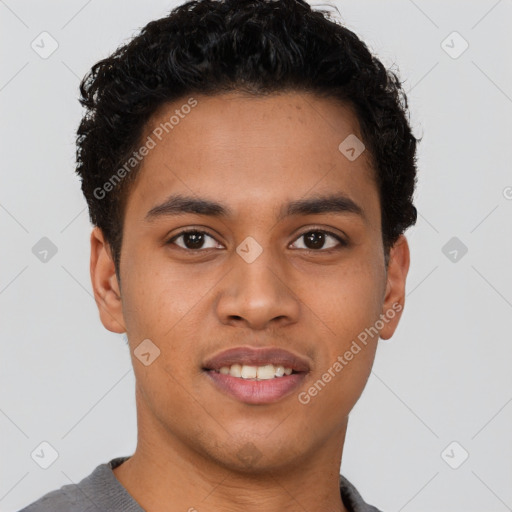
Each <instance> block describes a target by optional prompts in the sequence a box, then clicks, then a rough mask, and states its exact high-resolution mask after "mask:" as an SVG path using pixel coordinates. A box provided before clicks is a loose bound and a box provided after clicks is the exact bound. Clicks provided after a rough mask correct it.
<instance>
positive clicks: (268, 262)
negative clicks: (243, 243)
mask: <svg viewBox="0 0 512 512" xmlns="http://www.w3.org/2000/svg"><path fill="white" fill-rule="evenodd" d="M232 264H233V266H232V270H231V272H229V273H228V274H227V275H226V277H225V279H223V280H222V287H221V289H220V291H219V295H218V297H217V301H216V310H217V316H218V318H219V320H220V321H221V322H222V323H223V324H226V325H234V326H239V327H249V328H251V329H254V330H261V329H266V328H271V327H277V326H281V327H284V326H286V325H289V324H293V323H295V322H297V320H298V318H299V315H300V310H301V303H300V300H299V298H298V297H297V296H296V294H295V293H294V291H293V284H292V282H291V281H290V276H289V274H287V273H286V271H285V269H284V268H282V265H279V264H278V263H277V260H276V259H272V255H271V254H270V251H263V252H262V253H261V254H260V256H259V257H258V258H257V259H256V260H255V261H252V262H251V263H248V262H247V261H245V260H244V259H243V258H241V257H240V256H239V255H238V254H236V253H235V254H233V262H232Z"/></svg>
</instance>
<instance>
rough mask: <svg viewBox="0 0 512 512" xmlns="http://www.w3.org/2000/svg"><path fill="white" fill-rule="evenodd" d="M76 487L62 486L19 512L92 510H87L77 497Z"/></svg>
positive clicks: (81, 500)
mask: <svg viewBox="0 0 512 512" xmlns="http://www.w3.org/2000/svg"><path fill="white" fill-rule="evenodd" d="M78 489H79V488H78V486H77V485H74V484H70V485H64V486H63V487H61V488H60V489H57V490H55V491H51V492H49V493H47V494H45V495H44V496H42V497H41V498H39V499H38V500H36V501H34V502H33V503H31V504H30V505H28V506H26V507H25V508H23V509H22V510H20V511H19V512H64V511H65V512H71V511H73V512H86V511H88V510H93V509H92V508H87V507H86V505H87V504H86V503H84V501H83V499H80V497H79V492H80V491H79V490H78Z"/></svg>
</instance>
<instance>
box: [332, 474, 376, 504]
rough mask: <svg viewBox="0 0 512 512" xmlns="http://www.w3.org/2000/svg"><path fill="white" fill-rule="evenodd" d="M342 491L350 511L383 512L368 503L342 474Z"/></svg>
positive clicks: (343, 498)
mask: <svg viewBox="0 0 512 512" xmlns="http://www.w3.org/2000/svg"><path fill="white" fill-rule="evenodd" d="M339 481H340V493H341V498H342V500H343V503H344V505H345V507H347V509H348V510H349V512H382V511H381V510H380V509H378V508H376V507H374V506H373V505H369V504H368V503H366V502H365V501H364V500H363V498H362V496H361V494H359V491H358V490H357V489H356V487H355V486H354V484H352V483H351V482H350V481H349V480H347V478H346V477H344V476H343V475H340V480H339Z"/></svg>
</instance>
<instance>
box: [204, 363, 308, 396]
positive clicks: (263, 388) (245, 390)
mask: <svg viewBox="0 0 512 512" xmlns="http://www.w3.org/2000/svg"><path fill="white" fill-rule="evenodd" d="M206 373H207V374H208V376H209V377H210V379H212V381H213V383H214V384H215V385H216V386H217V388H219V389H220V390H221V391H223V392H224V393H226V394H227V395H229V396H231V397H233V398H235V399H236V400H239V401H240V402H245V403H247V404H271V403H274V402H277V401H278V400H281V399H282V398H284V397H285V396H287V395H289V394H290V393H291V392H292V391H293V390H294V389H296V388H298V387H299V386H300V384H301V383H302V381H303V379H304V377H305V376H306V373H304V372H301V373H292V374H291V375H284V376H283V377H275V378H273V379H268V380H251V379H242V378H240V377H232V376H231V375H224V374H223V373H219V372H216V371H213V370H210V371H207V372H206Z"/></svg>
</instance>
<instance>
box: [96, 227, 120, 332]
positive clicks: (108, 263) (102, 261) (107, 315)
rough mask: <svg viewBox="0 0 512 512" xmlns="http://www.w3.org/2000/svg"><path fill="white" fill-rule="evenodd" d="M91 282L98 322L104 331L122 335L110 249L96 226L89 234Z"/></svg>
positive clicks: (115, 278)
mask: <svg viewBox="0 0 512 512" xmlns="http://www.w3.org/2000/svg"><path fill="white" fill-rule="evenodd" d="M90 272H91V282H92V288H93V291H94V299H95V301H96V305H97V306H98V310H99V314H100V320H101V323H102V324H103V325H104V327H105V328H106V329H108V330H109V331H111V332H115V333H119V334H122V333H124V332H126V327H125V325H124V318H123V311H122V302H121V292H120V287H119V283H118V280H117V275H116V272H115V266H114V261H113V258H112V254H111V250H110V247H109V245H108V243H107V241H106V240H105V238H104V236H103V232H102V231H101V229H100V228H98V227H97V226H96V227H94V228H93V230H92V233H91V262H90Z"/></svg>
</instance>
